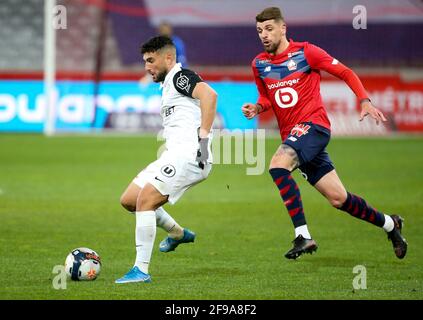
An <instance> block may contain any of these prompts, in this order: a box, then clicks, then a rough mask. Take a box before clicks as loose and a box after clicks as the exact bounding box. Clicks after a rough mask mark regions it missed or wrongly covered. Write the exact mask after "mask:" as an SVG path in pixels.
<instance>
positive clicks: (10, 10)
mask: <svg viewBox="0 0 423 320" xmlns="http://www.w3.org/2000/svg"><path fill="white" fill-rule="evenodd" d="M23 3H25V4H24V5H23ZM57 4H58V5H63V6H64V7H65V8H66V15H67V21H66V22H67V28H66V29H58V30H57V42H56V48H57V52H56V61H57V63H56V69H57V79H58V83H57V90H58V95H57V96H56V107H57V119H56V121H57V122H56V123H55V126H56V127H57V128H58V129H59V130H60V129H62V130H75V129H76V130H80V129H89V128H93V127H94V128H104V127H105V126H109V127H110V126H114V125H113V124H114V123H116V121H110V120H111V119H110V117H108V114H109V113H115V112H117V113H119V112H126V111H136V112H138V113H150V114H157V113H158V109H159V101H160V98H159V92H158V90H157V85H150V86H140V85H139V84H138V80H139V79H140V77H141V76H142V74H143V68H142V63H141V61H142V60H141V56H140V53H139V47H140V44H141V43H142V42H143V41H145V40H146V39H148V38H149V37H151V36H153V35H154V34H155V32H156V27H157V25H158V24H159V23H160V22H161V21H168V22H170V23H171V24H172V25H173V26H174V33H175V34H176V35H178V36H179V37H181V38H182V39H183V41H184V42H185V45H186V51H187V56H188V61H189V67H191V68H193V69H195V70H196V71H197V72H198V73H199V74H200V75H201V76H202V77H203V78H204V79H205V80H207V81H212V83H213V85H214V87H215V88H216V90H217V91H218V93H219V95H220V101H219V106H218V112H219V120H220V121H219V126H221V127H224V128H228V129H236V128H241V129H245V128H256V127H257V126H259V127H266V128H272V127H273V128H274V127H275V125H276V124H275V122H274V121H272V118H273V117H272V115H271V113H268V114H264V115H263V116H262V117H261V118H260V121H259V122H260V124H258V123H257V122H255V121H247V120H245V119H243V118H242V114H241V112H240V110H239V109H240V108H239V106H240V105H242V103H243V102H246V101H254V100H255V98H256V90H255V88H254V85H253V84H252V76H251V69H250V62H251V60H252V58H253V57H254V56H255V55H256V54H257V53H259V52H260V51H261V45H260V42H259V40H258V37H257V35H256V31H255V28H254V16H255V14H256V12H258V11H259V10H260V9H261V8H262V7H265V6H271V5H278V4H279V3H278V1H264V2H263V1H260V2H259V1H240V0H235V1H213V2H209V1H190V0H181V1H170V0H162V1H148V0H143V1H134V0H126V1H125V0H108V1H105V0H72V1H70V0H59V1H57ZM360 4H361V5H364V6H365V7H366V9H367V18H368V21H367V29H358V30H356V29H354V28H353V27H352V20H353V18H354V17H355V14H353V7H354V4H353V3H351V2H350V1H342V0H338V1H324V2H319V1H309V0H301V1H296V2H292V1H291V2H290V1H288V2H286V3H284V4H283V12H284V15H285V16H286V20H287V24H288V37H289V38H293V39H295V40H297V41H309V42H311V43H314V44H316V45H318V46H321V47H322V48H324V49H325V50H326V51H327V52H329V53H330V54H331V55H333V56H334V57H336V58H337V59H338V60H340V61H342V62H343V63H345V64H347V65H348V66H350V67H352V68H353V69H354V70H355V71H356V72H357V73H358V74H359V75H360V76H361V78H362V80H363V82H364V84H365V86H366V88H367V89H368V91H369V93H370V96H371V97H372V99H373V102H374V103H375V105H377V106H378V107H380V108H381V109H382V110H383V111H384V112H385V113H386V114H387V115H388V117H389V120H390V121H389V122H388V123H387V125H386V126H385V127H383V126H380V127H377V126H373V125H372V124H371V123H369V122H364V123H363V124H360V125H358V124H357V122H356V121H354V119H355V117H356V115H355V110H356V109H357V102H356V99H355V97H354V95H353V93H352V92H351V91H350V90H349V88H347V87H346V86H345V85H344V84H343V83H342V82H340V81H338V80H337V79H334V78H333V77H331V76H329V75H327V74H323V77H324V80H325V81H324V82H323V83H322V94H323V98H324V100H325V103H326V106H327V108H328V110H329V112H330V117H331V119H332V120H333V121H332V123H333V125H334V128H333V130H334V134H361V135H363V134H365V135H368V134H385V133H389V132H391V131H406V132H421V131H423V95H422V90H423V84H422V83H423V82H422V78H423V75H422V68H423V61H422V57H423V44H422V43H421V41H418V40H417V39H421V38H423V28H422V25H423V17H422V3H421V1H417V0H416V1H377V0H376V1H364V2H362V3H360ZM304 8H307V10H306V9H304ZM0 9H1V11H0V17H1V19H0V27H1V28H0V34H1V38H2V41H3V45H2V47H1V49H0V105H1V108H0V124H1V126H0V130H1V131H41V130H42V129H43V119H44V115H45V110H44V109H45V105H44V106H43V102H42V94H43V84H42V79H43V43H44V41H43V40H44V33H43V32H44V22H43V14H44V8H43V0H30V1H25V2H22V1H19V0H5V1H2V3H1V6H0ZM234 92H237V94H234ZM94 96H96V97H97V99H93V97H94ZM43 107H44V108H43ZM117 122H118V123H120V129H126V130H127V129H132V130H135V131H137V130H138V131H140V130H144V131H145V130H147V131H151V130H153V131H154V130H157V129H158V126H157V123H156V122H151V123H155V124H146V123H145V122H143V121H138V122H136V121H135V122H136V123H132V127H130V128H128V126H130V125H131V124H129V123H126V122H125V121H117ZM133 122H134V121H133ZM125 127H126V128H125Z"/></svg>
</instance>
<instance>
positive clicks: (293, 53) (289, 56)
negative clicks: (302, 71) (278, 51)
mask: <svg viewBox="0 0 423 320" xmlns="http://www.w3.org/2000/svg"><path fill="white" fill-rule="evenodd" d="M301 53H303V52H302V51H296V52H288V58H291V57H293V56H296V55H297V54H301Z"/></svg>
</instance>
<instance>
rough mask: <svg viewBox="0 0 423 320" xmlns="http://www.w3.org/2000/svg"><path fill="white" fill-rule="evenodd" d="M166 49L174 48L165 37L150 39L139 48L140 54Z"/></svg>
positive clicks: (170, 41) (170, 40)
mask: <svg viewBox="0 0 423 320" xmlns="http://www.w3.org/2000/svg"><path fill="white" fill-rule="evenodd" d="M166 47H172V48H175V45H174V43H173V41H172V39H170V38H169V37H166V36H157V37H153V38H151V39H150V40H148V41H147V42H145V43H144V44H143V45H142V46H141V53H142V54H144V53H147V52H156V51H159V50H161V49H163V48H166Z"/></svg>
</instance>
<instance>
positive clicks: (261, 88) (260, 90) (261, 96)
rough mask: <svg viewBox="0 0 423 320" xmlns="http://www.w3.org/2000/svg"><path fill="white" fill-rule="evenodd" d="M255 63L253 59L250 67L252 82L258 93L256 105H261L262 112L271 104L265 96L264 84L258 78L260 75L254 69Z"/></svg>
mask: <svg viewBox="0 0 423 320" xmlns="http://www.w3.org/2000/svg"><path fill="white" fill-rule="evenodd" d="M255 61H256V59H254V60H253V62H252V63H251V67H252V68H253V73H254V80H255V81H256V86H257V90H258V93H259V97H258V100H257V102H256V103H257V104H259V105H261V107H262V111H261V112H264V111H267V110H268V109H270V108H271V107H272V103H271V102H270V100H269V98H268V96H267V91H266V87H265V84H264V83H263V80H262V79H261V78H260V75H259V73H258V71H257V68H256V64H255Z"/></svg>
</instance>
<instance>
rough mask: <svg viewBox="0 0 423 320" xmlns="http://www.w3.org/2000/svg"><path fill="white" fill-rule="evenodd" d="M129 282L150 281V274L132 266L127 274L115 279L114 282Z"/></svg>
mask: <svg viewBox="0 0 423 320" xmlns="http://www.w3.org/2000/svg"><path fill="white" fill-rule="evenodd" d="M130 282H145V283H149V282H151V276H150V275H149V274H145V273H144V272H142V271H141V270H140V269H139V268H138V267H136V266H134V267H133V268H132V269H131V270H129V272H128V273H127V274H125V275H124V276H123V277H122V278H120V279H117V280H116V281H115V283H130Z"/></svg>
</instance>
